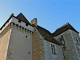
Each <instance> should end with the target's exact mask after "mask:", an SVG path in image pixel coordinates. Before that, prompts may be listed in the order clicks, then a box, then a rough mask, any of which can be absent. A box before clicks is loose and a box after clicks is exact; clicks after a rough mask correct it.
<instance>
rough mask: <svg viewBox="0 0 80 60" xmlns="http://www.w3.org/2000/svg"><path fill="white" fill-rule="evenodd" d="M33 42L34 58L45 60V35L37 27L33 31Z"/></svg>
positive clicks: (35, 59) (34, 59)
mask: <svg viewBox="0 0 80 60" xmlns="http://www.w3.org/2000/svg"><path fill="white" fill-rule="evenodd" d="M32 37H33V42H32V43H33V44H32V46H33V47H32V50H33V55H32V56H33V58H32V59H33V60H45V59H44V45H43V37H42V36H41V35H40V33H39V32H38V31H37V29H36V28H34V32H33V36H32Z"/></svg>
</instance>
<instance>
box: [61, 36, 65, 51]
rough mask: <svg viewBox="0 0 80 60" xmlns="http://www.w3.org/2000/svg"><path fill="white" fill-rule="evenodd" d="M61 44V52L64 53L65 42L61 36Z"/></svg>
mask: <svg viewBox="0 0 80 60" xmlns="http://www.w3.org/2000/svg"><path fill="white" fill-rule="evenodd" d="M61 44H62V50H63V51H65V41H64V36H63V35H61Z"/></svg>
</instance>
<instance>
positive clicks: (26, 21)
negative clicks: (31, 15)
mask: <svg viewBox="0 0 80 60" xmlns="http://www.w3.org/2000/svg"><path fill="white" fill-rule="evenodd" d="M16 18H17V19H19V20H21V21H23V22H25V23H27V24H29V25H31V24H30V23H29V21H28V20H27V19H26V17H25V16H24V15H23V14H22V13H20V14H19V15H17V16H16Z"/></svg>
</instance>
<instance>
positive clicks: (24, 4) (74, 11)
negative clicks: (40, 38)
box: [0, 0, 80, 32]
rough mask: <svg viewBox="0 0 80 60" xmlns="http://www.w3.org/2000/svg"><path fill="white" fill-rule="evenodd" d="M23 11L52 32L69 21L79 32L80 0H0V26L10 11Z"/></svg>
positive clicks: (26, 15) (15, 12) (16, 12)
mask: <svg viewBox="0 0 80 60" xmlns="http://www.w3.org/2000/svg"><path fill="white" fill-rule="evenodd" d="M21 12H22V13H23V14H24V15H25V17H26V18H27V19H28V20H29V21H31V20H32V19H33V18H37V19H38V25H40V26H42V27H44V28H46V29H48V30H49V31H50V32H54V31H55V30H56V29H57V28H59V27H60V26H62V25H64V24H65V23H66V22H69V23H70V24H71V25H72V26H73V27H74V28H75V29H76V30H77V31H79V32H80V1H78V0H0V27H1V26H2V25H3V24H4V22H5V21H6V20H7V19H8V18H9V16H10V14H11V13H14V15H15V16H16V15H18V14H19V13H21Z"/></svg>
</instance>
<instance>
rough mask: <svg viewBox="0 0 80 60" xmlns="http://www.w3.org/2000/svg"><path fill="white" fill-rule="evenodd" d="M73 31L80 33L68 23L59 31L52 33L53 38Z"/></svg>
mask: <svg viewBox="0 0 80 60" xmlns="http://www.w3.org/2000/svg"><path fill="white" fill-rule="evenodd" d="M68 29H71V30H73V31H75V32H77V33H79V32H78V31H77V30H76V29H74V28H73V27H72V26H71V25H70V24H69V23H68V22H67V23H66V24H64V25H63V26H61V27H59V28H58V29H56V31H55V32H54V33H52V35H53V36H57V35H59V34H61V33H63V32H64V31H66V30H68Z"/></svg>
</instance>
